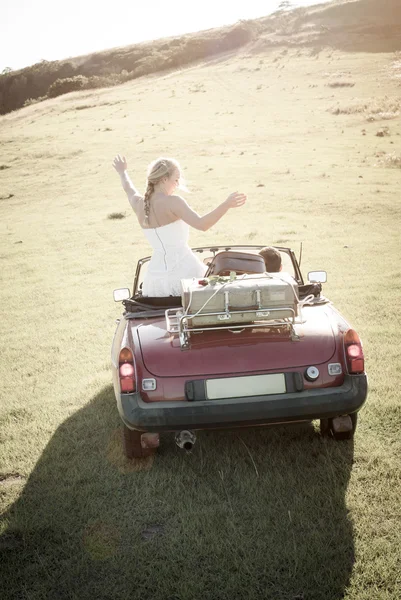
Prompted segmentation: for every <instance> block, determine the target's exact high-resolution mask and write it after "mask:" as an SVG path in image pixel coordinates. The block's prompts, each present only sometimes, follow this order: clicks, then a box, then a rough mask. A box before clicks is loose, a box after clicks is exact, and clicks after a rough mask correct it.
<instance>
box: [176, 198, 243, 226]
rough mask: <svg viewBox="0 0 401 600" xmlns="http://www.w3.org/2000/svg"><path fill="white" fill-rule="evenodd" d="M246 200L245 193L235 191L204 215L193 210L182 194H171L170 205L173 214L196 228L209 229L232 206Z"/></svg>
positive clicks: (241, 203) (240, 204)
mask: <svg viewBox="0 0 401 600" xmlns="http://www.w3.org/2000/svg"><path fill="white" fill-rule="evenodd" d="M245 201H246V196H245V194H241V193H240V192H233V193H232V194H230V195H229V196H228V198H227V199H226V200H225V201H224V202H222V203H221V204H219V206H218V207H217V208H215V209H214V210H212V211H210V212H209V213H207V214H206V215H204V216H203V217H200V216H199V215H198V213H196V212H195V211H194V210H192V208H191V207H190V206H189V205H188V203H187V202H186V201H185V200H184V198H181V197H180V196H171V201H170V202H171V204H170V206H171V210H172V212H173V214H175V215H176V216H177V217H178V218H180V219H182V220H183V221H185V223H188V225H190V226H191V227H194V228H195V229H200V230H201V231H207V230H208V229H210V228H211V227H213V225H215V224H216V223H217V221H220V219H221V218H222V217H223V216H224V215H225V214H226V212H227V211H228V210H229V209H230V208H238V207H239V206H242V205H243V204H245Z"/></svg>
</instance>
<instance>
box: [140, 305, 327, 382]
mask: <svg viewBox="0 0 401 600" xmlns="http://www.w3.org/2000/svg"><path fill="white" fill-rule="evenodd" d="M134 326H135V325H134V324H133V327H134ZM294 329H295V332H296V334H297V336H298V338H299V339H298V340H296V341H295V340H294V339H292V337H291V335H290V332H289V331H288V330H287V329H286V330H283V329H280V328H277V327H276V328H274V327H272V326H266V327H255V328H249V329H243V330H242V331H240V332H239V333H233V331H230V330H229V329H221V330H218V331H212V330H209V331H203V332H201V333H192V334H191V337H190V348H189V349H188V350H181V347H180V342H179V338H178V336H177V335H174V336H173V335H170V334H169V333H168V332H167V331H166V324H165V321H164V320H160V321H153V322H152V323H147V324H141V325H139V326H138V328H137V332H138V338H139V345H140V350H141V354H142V359H143V362H144V366H145V368H146V369H147V371H149V373H151V374H153V375H155V376H157V377H174V376H175V377H180V376H189V377H198V376H203V375H220V374H222V375H224V374H232V373H252V372H258V371H259V372H260V371H276V372H277V371H280V370H281V369H291V368H300V367H305V366H309V365H315V364H320V363H323V362H326V361H328V360H330V358H331V357H332V356H333V354H334V352H335V349H336V344H335V338H334V335H333V331H332V328H331V325H330V321H329V317H328V316H327V314H326V313H325V312H323V311H319V310H317V307H316V309H315V310H314V311H313V318H308V319H307V320H306V321H305V322H304V323H302V324H296V325H295V327H294Z"/></svg>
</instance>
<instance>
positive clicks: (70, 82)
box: [47, 75, 88, 98]
mask: <svg viewBox="0 0 401 600" xmlns="http://www.w3.org/2000/svg"><path fill="white" fill-rule="evenodd" d="M87 85H88V79H87V77H84V76H83V75H76V76H75V77H67V78H66V79H56V81H55V82H54V83H52V85H51V86H50V87H49V89H48V92H47V95H48V97H49V98H55V97H56V96H61V94H68V92H76V91H77V90H82V89H83V88H84V87H86V86H87Z"/></svg>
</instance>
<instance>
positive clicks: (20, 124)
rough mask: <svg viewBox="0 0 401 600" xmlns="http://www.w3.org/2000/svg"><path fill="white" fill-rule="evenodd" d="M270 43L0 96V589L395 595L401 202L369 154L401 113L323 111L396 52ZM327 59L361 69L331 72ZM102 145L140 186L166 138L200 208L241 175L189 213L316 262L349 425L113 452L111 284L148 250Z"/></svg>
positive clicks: (394, 132)
mask: <svg viewBox="0 0 401 600" xmlns="http://www.w3.org/2000/svg"><path fill="white" fill-rule="evenodd" d="M282 50H283V48H277V49H273V50H266V51H263V52H262V51H259V52H255V53H250V54H244V53H243V54H238V55H237V56H234V57H231V58H226V59H225V60H222V61H221V62H216V63H215V64H214V65H209V66H208V67H207V68H206V67H205V68H202V65H200V66H199V67H198V68H196V69H195V68H194V69H188V70H187V71H182V72H178V73H176V74H172V75H170V76H165V77H159V78H154V77H153V78H144V79H142V80H141V81H140V82H139V81H138V82H135V83H133V82H130V83H127V84H125V85H123V86H121V87H116V88H113V89H108V90H98V91H96V92H91V93H87V92H84V93H82V94H79V93H76V94H70V95H67V96H63V97H61V98H58V99H54V100H49V101H46V102H43V103H40V104H34V105H32V106H29V107H27V108H25V109H23V110H21V111H18V112H15V113H12V114H10V115H7V116H5V117H2V118H1V130H0V144H1V154H2V158H1V164H2V166H3V168H2V169H1V171H0V189H1V193H0V228H1V237H0V261H1V262H0V264H1V276H2V286H1V288H0V318H1V322H2V324H3V328H2V344H1V348H0V358H1V360H0V379H1V382H2V386H1V395H2V398H1V408H0V423H1V428H0V435H1V438H0V439H1V447H0V464H1V468H0V503H1V504H0V506H1V510H2V522H1V523H2V524H1V530H0V531H1V533H2V535H1V536H0V551H1V561H0V571H1V576H2V577H1V580H2V584H3V586H2V587H3V590H2V598H4V599H5V600H11V599H13V600H16V599H17V598H18V599H24V600H25V599H26V600H42V599H45V598H46V599H48V598H57V599H62V600H64V599H66V600H67V599H68V600H69V599H74V600H75V599H76V600H92V599H93V598H97V599H109V598H110V599H111V598H113V600H114V599H125V598H128V597H130V598H138V599H143V598H152V599H155V600H158V599H160V600H165V599H169V600H173V599H174V600H190V599H191V600H192V599H196V600H198V599H199V598H210V599H213V600H214V599H219V600H220V599H227V600H228V599H230V600H234V599H237V598H238V599H248V598H249V600H253V599H262V598H263V599H265V598H267V599H272V600H276V599H277V600H296V599H297V600H301V599H302V600H340V598H345V599H346V600H396V599H398V598H399V597H400V591H401V590H400V579H399V573H400V565H399V548H400V545H401V544H400V542H401V540H400V534H399V523H400V514H399V489H400V469H399V466H400V459H399V457H400V450H401V448H400V445H401V444H400V439H399V426H400V421H401V419H400V417H401V414H400V412H401V411H400V403H399V370H400V364H401V360H400V359H401V353H400V345H399V340H398V337H399V336H398V332H399V326H398V322H399V314H398V313H399V297H400V292H401V267H400V262H399V261H400V255H401V253H400V250H401V243H400V236H399V223H400V216H401V209H400V203H399V170H398V169H395V168H389V167H390V166H392V165H389V164H387V162H386V161H382V160H379V158H380V157H381V156H386V155H389V156H390V155H391V156H396V157H397V156H400V154H401V141H400V140H401V138H400V134H401V124H400V121H399V119H398V118H396V117H395V118H394V119H393V120H391V122H390V123H391V124H390V126H389V131H390V135H389V136H384V137H377V136H376V132H377V130H378V127H380V126H383V123H381V122H380V119H378V121H376V122H367V120H366V111H369V107H368V108H367V109H366V110H365V109H364V110H363V111H361V112H349V113H347V114H343V113H342V114H338V115H334V114H332V113H331V112H330V107H332V106H333V104H335V103H336V102H337V101H338V102H339V103H340V104H341V106H347V105H349V106H351V105H353V102H354V101H355V98H354V94H355V90H356V89H358V97H361V95H363V96H364V97H366V98H369V99H373V100H374V99H375V98H376V100H377V101H375V102H374V110H375V114H376V115H377V114H380V111H379V110H376V109H378V108H379V107H378V104H380V102H381V99H382V98H383V97H384V95H386V96H387V97H388V98H391V97H396V96H397V95H398V94H399V87H398V82H397V80H395V79H392V78H391V77H389V75H388V70H387V67H388V65H390V64H391V63H392V61H394V58H395V57H394V55H393V54H392V53H388V54H386V53H382V54H380V53H379V54H377V53H376V54H371V53H366V54H365V53H343V52H341V51H339V50H333V49H328V50H325V49H322V50H321V51H320V53H319V55H318V56H319V60H316V58H315V55H312V56H311V53H310V51H309V50H308V49H306V50H305V52H301V53H300V52H299V50H298V49H292V48H291V47H289V49H288V52H287V53H286V54H283V53H282ZM372 57H373V58H374V60H372ZM262 58H263V62H261V60H262ZM281 64H284V65H285V68H284V70H282V69H279V68H277V65H281ZM256 68H259V70H258V71H256V70H255V69H256ZM328 72H332V73H333V74H336V73H337V74H338V72H346V73H347V74H348V75H349V77H350V78H352V81H355V87H354V88H347V87H345V88H338V89H337V88H333V89H330V90H328V88H327V86H326V83H325V82H326V80H325V79H324V77H325V75H324V74H326V73H328ZM336 76H338V75H336ZM261 81H262V82H263V87H262V89H261V90H259V91H258V93H257V96H255V93H254V90H256V87H257V86H258V85H259V84H260V82H261ZM378 83H379V84H380V85H379V86H378ZM311 84H312V85H313V87H311ZM194 89H204V90H205V92H204V93H193V90H194ZM191 90H192V91H191ZM250 90H251V91H250ZM172 92H174V94H173V93H172ZM376 92H379V94H378V95H377V97H376ZM332 95H334V98H333V97H332ZM373 100H372V106H373ZM83 102H85V108H86V109H85V110H77V108H78V107H79V106H83V104H82V103H83ZM160 106H163V112H160ZM382 108H383V111H384V112H385V111H386V110H388V109H389V107H388V105H386V104H385V103H384V102H383V106H382ZM156 110H158V112H157V119H156V118H155V114H156V113H155V111H156ZM385 124H386V125H387V126H388V124H389V121H385ZM362 130H363V131H364V132H365V134H363V132H362ZM390 142H393V143H390ZM116 153H124V154H126V156H127V158H128V162H129V169H130V173H131V176H132V179H133V180H134V182H135V184H136V185H137V186H138V187H140V189H143V187H144V183H145V181H144V179H145V172H146V166H147V164H148V162H150V160H152V159H153V158H155V157H156V156H158V155H170V156H175V157H176V158H177V159H178V160H180V161H181V163H182V165H183V167H184V168H185V174H186V179H187V180H188V185H189V187H190V189H191V190H192V194H191V196H187V197H188V200H189V201H190V203H191V204H192V205H193V206H194V208H195V209H197V210H198V211H199V212H201V213H203V212H205V211H207V210H209V209H210V208H212V207H213V206H215V205H216V203H217V202H218V201H222V200H223V199H224V198H225V197H226V196H227V195H228V193H230V192H231V191H234V190H236V189H238V190H240V191H242V190H243V191H245V192H246V193H247V194H248V202H247V204H246V206H245V207H244V208H243V209H241V210H232V211H230V212H229V213H228V214H227V215H226V217H225V218H224V219H223V220H222V221H220V222H219V223H218V224H217V225H216V226H215V227H214V228H213V229H212V230H210V231H209V232H207V233H202V232H195V231H193V232H192V233H191V243H192V245H193V246H199V245H202V244H205V245H206V244H208V243H213V244H226V243H233V241H234V242H236V243H239V244H240V243H250V240H251V242H252V243H255V244H257V243H260V244H264V245H266V244H268V245H269V244H273V243H278V240H284V239H285V240H288V243H289V244H290V245H291V247H293V248H294V250H296V252H297V254H298V251H299V247H300V243H301V242H302V243H303V259H302V270H303V272H304V273H306V272H307V271H308V270H312V269H322V268H323V269H326V270H327V272H328V282H327V284H325V286H324V291H325V294H326V295H327V296H328V297H329V298H330V299H331V300H333V301H334V303H335V305H336V306H337V307H338V308H339V310H340V311H341V312H342V313H343V314H344V315H345V316H346V317H347V318H348V319H349V320H350V321H351V322H352V323H353V325H354V326H355V328H356V329H357V330H358V332H359V333H360V335H361V337H362V340H363V342H364V349H365V354H366V363H367V372H368V376H369V383H370V392H369V397H368V401H367V403H366V405H365V407H364V408H363V409H362V411H361V413H360V420H359V425H358V429H357V433H356V436H355V440H354V442H345V443H341V444H340V443H334V442H333V441H331V440H326V439H322V438H321V437H320V435H319V433H318V431H317V430H316V429H315V427H314V426H312V425H306V426H298V427H291V426H287V427H285V428H275V429H272V428H254V429H247V430H245V429H241V430H237V431H226V432H221V431H220V432H200V433H199V435H198V441H197V444H196V445H195V448H194V451H193V452H192V453H191V454H185V453H183V452H182V451H180V450H179V449H178V448H176V446H175V444H174V440H173V436H172V435H171V434H164V435H163V436H162V446H161V450H160V452H159V453H158V454H157V455H156V457H155V458H154V459H147V460H145V461H144V462H142V463H141V462H139V461H132V462H129V461H127V460H126V459H125V458H124V457H123V454H122V447H121V439H120V438H121V424H120V420H119V416H118V414H117V409H116V406H115V400H114V397H113V392H112V388H111V372H110V358H109V356H110V347H111V341H112V336H113V333H114V328H115V319H116V318H117V317H118V316H119V314H120V308H121V307H120V306H117V305H114V303H113V300H112V290H113V289H114V288H117V287H123V286H126V285H131V284H132V279H133V274H134V269H135V264H136V261H137V260H138V259H139V258H140V257H141V256H146V255H148V254H149V253H150V249H149V247H148V246H147V245H146V243H145V241H144V238H143V235H142V233H141V231H140V230H139V228H138V226H137V224H136V222H135V220H134V217H133V216H131V213H129V211H128V209H129V207H128V204H127V201H126V199H125V196H124V193H123V191H122V190H121V189H120V183H119V180H118V177H117V176H116V174H115V173H114V172H113V170H112V168H111V161H112V159H113V156H114V154H116ZM378 153H379V154H378ZM380 153H384V154H380ZM4 166H5V167H8V168H4ZM211 169H212V170H211ZM322 174H323V175H324V176H323V175H322ZM260 184H263V185H264V187H258V185H260ZM113 214H121V215H127V218H124V219H116V218H114V219H113V218H110V217H111V215H113ZM128 215H129V216H128Z"/></svg>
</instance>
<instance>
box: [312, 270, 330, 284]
mask: <svg viewBox="0 0 401 600" xmlns="http://www.w3.org/2000/svg"><path fill="white" fill-rule="evenodd" d="M308 281H310V283H326V281H327V273H326V271H310V272H309V273H308Z"/></svg>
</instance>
